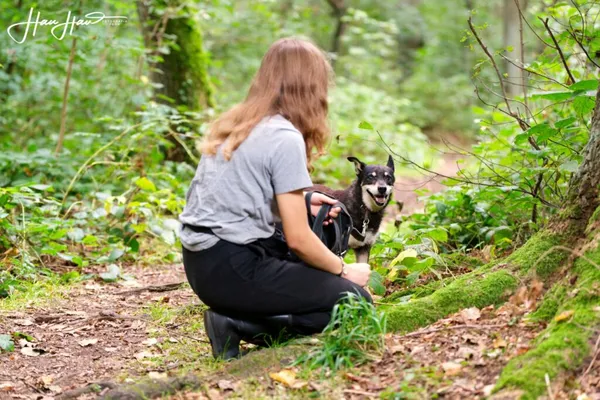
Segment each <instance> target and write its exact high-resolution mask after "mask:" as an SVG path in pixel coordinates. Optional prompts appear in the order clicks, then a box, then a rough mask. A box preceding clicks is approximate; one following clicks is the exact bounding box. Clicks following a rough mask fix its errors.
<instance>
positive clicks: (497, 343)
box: [493, 336, 508, 349]
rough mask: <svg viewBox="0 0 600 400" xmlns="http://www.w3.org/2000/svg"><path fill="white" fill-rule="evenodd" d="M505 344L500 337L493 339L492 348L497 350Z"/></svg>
mask: <svg viewBox="0 0 600 400" xmlns="http://www.w3.org/2000/svg"><path fill="white" fill-rule="evenodd" d="M507 344H508V343H506V340H504V339H503V338H502V336H498V337H497V338H496V339H494V343H493V346H494V348H495V349H499V348H504V347H506V345H507Z"/></svg>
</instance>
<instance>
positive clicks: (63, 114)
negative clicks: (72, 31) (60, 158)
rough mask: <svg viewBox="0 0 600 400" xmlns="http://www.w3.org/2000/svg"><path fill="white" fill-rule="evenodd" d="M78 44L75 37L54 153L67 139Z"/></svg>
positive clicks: (58, 151) (59, 149) (60, 149)
mask: <svg viewBox="0 0 600 400" xmlns="http://www.w3.org/2000/svg"><path fill="white" fill-rule="evenodd" d="M76 46H77V38H76V37H74V38H73V44H72V45H71V54H69V63H68V64H67V79H66V80H65V88H64V90H63V99H62V109H61V111H60V131H59V133H58V142H57V143H56V149H55V150H54V154H58V153H60V152H61V151H62V148H63V142H64V140H65V130H66V126H67V99H68V97H69V84H70V82H71V74H72V72H73V61H75V48H76Z"/></svg>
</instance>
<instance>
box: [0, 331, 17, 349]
mask: <svg viewBox="0 0 600 400" xmlns="http://www.w3.org/2000/svg"><path fill="white" fill-rule="evenodd" d="M14 349H15V343H14V342H13V340H12V337H11V336H10V335H0V353H1V352H11V351H13V350H14Z"/></svg>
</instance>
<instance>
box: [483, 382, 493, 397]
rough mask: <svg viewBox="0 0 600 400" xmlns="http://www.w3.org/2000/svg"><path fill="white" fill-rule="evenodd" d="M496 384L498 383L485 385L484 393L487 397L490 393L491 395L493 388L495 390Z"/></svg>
mask: <svg viewBox="0 0 600 400" xmlns="http://www.w3.org/2000/svg"><path fill="white" fill-rule="evenodd" d="M495 386H496V385H486V386H484V387H483V389H482V392H483V395H484V396H486V397H487V396H489V395H491V394H492V390H494V387H495Z"/></svg>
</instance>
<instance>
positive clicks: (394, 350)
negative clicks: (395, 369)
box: [390, 344, 406, 354]
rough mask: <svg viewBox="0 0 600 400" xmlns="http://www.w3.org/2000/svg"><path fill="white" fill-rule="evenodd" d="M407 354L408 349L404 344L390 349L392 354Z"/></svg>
mask: <svg viewBox="0 0 600 400" xmlns="http://www.w3.org/2000/svg"><path fill="white" fill-rule="evenodd" d="M405 352H406V347H405V346H404V345H403V344H397V345H394V346H392V347H391V348H390V353H392V354H397V353H405Z"/></svg>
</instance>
